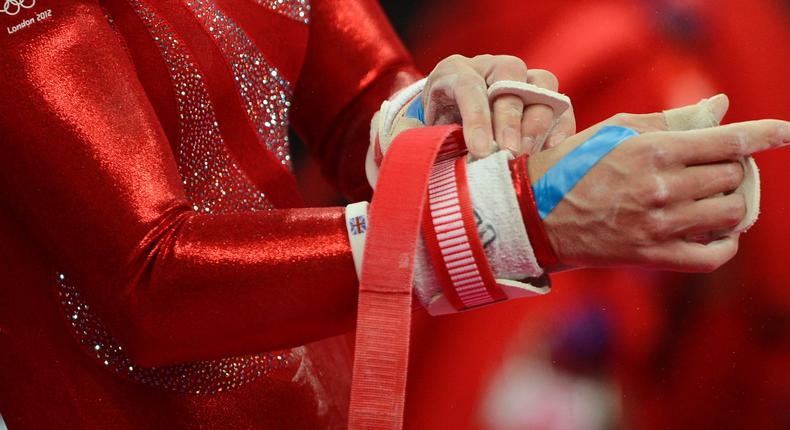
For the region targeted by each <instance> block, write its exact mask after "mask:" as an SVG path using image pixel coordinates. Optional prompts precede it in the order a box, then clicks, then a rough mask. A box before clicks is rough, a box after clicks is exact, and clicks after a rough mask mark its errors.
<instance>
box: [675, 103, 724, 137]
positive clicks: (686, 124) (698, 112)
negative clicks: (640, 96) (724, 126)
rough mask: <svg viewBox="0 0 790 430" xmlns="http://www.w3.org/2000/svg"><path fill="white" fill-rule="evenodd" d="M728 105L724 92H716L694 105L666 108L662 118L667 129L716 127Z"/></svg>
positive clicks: (680, 129)
mask: <svg viewBox="0 0 790 430" xmlns="http://www.w3.org/2000/svg"><path fill="white" fill-rule="evenodd" d="M729 107H730V100H729V98H727V96H726V95H725V94H718V95H716V96H713V97H711V98H709V99H702V100H700V101H699V103H697V104H695V105H690V106H684V107H680V108H675V109H670V110H666V111H664V118H665V119H666V122H667V127H668V130H669V131H686V130H697V129H700V128H709V127H716V126H717V125H719V123H720V122H721V120H722V119H723V118H724V115H725V114H726V113H727V110H728V109H729Z"/></svg>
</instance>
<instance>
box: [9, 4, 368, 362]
mask: <svg viewBox="0 0 790 430" xmlns="http://www.w3.org/2000/svg"><path fill="white" fill-rule="evenodd" d="M39 3H40V4H41V5H44V4H45V3H46V5H50V6H51V7H52V8H53V11H52V17H51V18H49V19H48V20H44V21H41V22H36V23H34V24H32V25H30V26H28V27H27V28H23V29H21V30H20V31H18V32H15V33H13V34H9V33H8V32H5V31H4V33H5V34H0V76H2V78H3V82H2V84H1V85H0V100H1V101H2V102H0V141H2V149H3V151H2V156H0V201H2V204H3V206H4V207H3V210H4V211H6V210H8V211H10V213H11V214H12V216H13V217H14V218H15V219H16V220H17V227H18V228H22V229H26V231H29V237H30V240H31V241H32V242H34V243H36V244H37V246H39V248H40V249H41V250H42V251H41V255H42V258H44V259H46V260H48V261H51V262H52V264H51V266H52V267H53V274H52V276H53V280H54V276H55V273H54V271H55V270H57V269H59V268H62V269H63V270H64V271H65V272H66V273H67V275H68V276H69V278H70V279H71V280H72V281H73V282H74V283H75V284H77V285H78V286H79V288H80V289H81V291H82V292H83V295H84V296H85V297H86V298H87V299H88V302H89V303H91V304H92V305H93V306H92V307H93V309H94V310H95V311H96V312H97V313H98V315H99V316H100V317H101V318H102V319H103V320H104V321H105V323H106V324H107V326H108V327H109V329H110V330H111V332H112V333H113V334H114V335H115V336H116V337H117V338H118V339H119V341H120V342H121V344H123V346H124V348H125V350H127V352H128V353H129V354H130V356H131V357H132V358H133V359H134V360H136V361H137V362H138V364H140V365H149V366H150V365H163V364H170V363H176V362H183V361H192V360H198V359H211V358H218V357H225V356H234V355H240V354H247V353H255V352H262V351H266V350H273V349H277V348H280V347H287V346H294V345H300V344H304V343H306V342H309V341H311V340H316V339H319V338H322V337H326V336H330V335H334V334H338V333H341V332H343V331H344V330H347V329H349V328H350V327H351V325H352V324H353V317H354V310H355V305H356V276H355V273H354V268H353V263H352V259H351V255H350V251H349V247H348V241H347V237H346V230H345V225H344V224H345V223H344V215H343V209H342V208H326V209H289V210H276V211H272V212H265V211H263V212H254V213H245V214H236V215H214V214H206V213H197V212H195V211H193V210H192V208H191V206H190V205H189V204H188V202H187V200H186V199H185V196H184V194H183V189H182V184H181V180H180V177H179V175H178V172H177V167H176V164H175V161H174V157H173V154H172V152H171V149H170V146H169V144H168V141H167V137H166V136H165V134H164V132H163V130H162V128H161V126H160V124H159V123H158V121H157V118H156V116H155V114H154V112H153V109H152V107H151V105H150V103H149V101H148V100H147V99H146V97H145V94H144V91H143V89H142V87H141V85H140V83H139V81H138V80H137V78H136V76H135V73H134V70H133V68H132V66H131V64H130V62H129V60H128V59H127V56H126V54H125V53H124V51H123V49H122V48H121V46H120V44H119V43H118V42H117V39H116V38H115V37H114V34H113V33H112V30H111V29H110V27H109V25H108V24H107V22H106V20H105V18H104V16H103V14H102V12H101V10H100V8H99V6H98V5H97V4H96V2H94V1H90V0H85V1H64V2H61V1H59V2H54V1H45V0H41V1H39ZM46 7H48V6H46ZM17 21H21V18H20V19H16V18H14V17H9V16H7V15H4V14H0V26H2V27H3V28H5V27H6V25H11V23H12V22H17ZM53 294H54V293H53Z"/></svg>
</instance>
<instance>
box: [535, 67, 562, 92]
mask: <svg viewBox="0 0 790 430" xmlns="http://www.w3.org/2000/svg"><path fill="white" fill-rule="evenodd" d="M530 73H532V75H533V76H536V77H539V78H540V80H541V81H545V82H546V84H547V85H548V87H549V88H550V89H555V90H556V89H557V88H559V87H560V80H559V79H557V76H556V75H555V74H554V73H551V72H549V71H548V70H545V69H532V70H531V71H530Z"/></svg>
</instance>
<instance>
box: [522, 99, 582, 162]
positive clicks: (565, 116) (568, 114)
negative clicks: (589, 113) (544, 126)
mask: <svg viewBox="0 0 790 430" xmlns="http://www.w3.org/2000/svg"><path fill="white" fill-rule="evenodd" d="M574 134H576V115H574V113H573V106H571V107H569V108H568V110H566V111H565V112H563V113H562V115H560V120H559V123H558V124H557V126H556V127H554V130H552V131H551V134H549V137H548V139H546V143H545V144H543V148H537V147H535V148H533V151H532V152H533V153H534V152H537V151H540V150H543V149H549V148H554V147H555V146H557V145H559V144H560V143H562V142H564V141H565V139H567V138H569V137H570V136H573V135H574Z"/></svg>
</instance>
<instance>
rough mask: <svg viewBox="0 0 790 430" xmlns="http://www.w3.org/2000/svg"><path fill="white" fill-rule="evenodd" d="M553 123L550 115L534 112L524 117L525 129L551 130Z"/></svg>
mask: <svg viewBox="0 0 790 430" xmlns="http://www.w3.org/2000/svg"><path fill="white" fill-rule="evenodd" d="M551 121H552V118H551V116H550V115H548V114H546V115H544V114H541V113H537V112H532V113H531V114H529V115H525V116H524V129H525V130H539V131H546V130H548V129H549V128H551Z"/></svg>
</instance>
